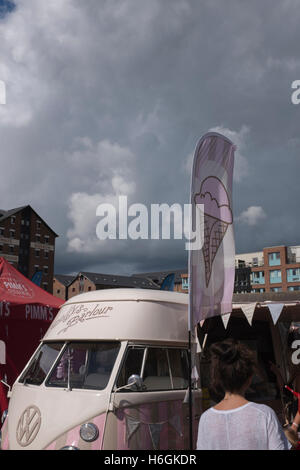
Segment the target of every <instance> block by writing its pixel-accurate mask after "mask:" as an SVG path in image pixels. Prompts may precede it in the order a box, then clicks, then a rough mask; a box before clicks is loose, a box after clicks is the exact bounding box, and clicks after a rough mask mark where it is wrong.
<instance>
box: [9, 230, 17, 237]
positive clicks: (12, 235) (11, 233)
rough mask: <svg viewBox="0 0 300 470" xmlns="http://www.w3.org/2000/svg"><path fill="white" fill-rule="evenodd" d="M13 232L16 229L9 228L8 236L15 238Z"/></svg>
mask: <svg viewBox="0 0 300 470" xmlns="http://www.w3.org/2000/svg"><path fill="white" fill-rule="evenodd" d="M15 233H16V231H15V230H14V229H12V228H11V229H10V231H9V236H10V238H15Z"/></svg>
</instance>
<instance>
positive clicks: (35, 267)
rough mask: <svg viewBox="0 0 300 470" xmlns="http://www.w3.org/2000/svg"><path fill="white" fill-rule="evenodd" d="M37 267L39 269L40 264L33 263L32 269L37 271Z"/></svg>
mask: <svg viewBox="0 0 300 470" xmlns="http://www.w3.org/2000/svg"><path fill="white" fill-rule="evenodd" d="M39 269H40V265H39V264H35V265H34V271H35V272H37V271H39Z"/></svg>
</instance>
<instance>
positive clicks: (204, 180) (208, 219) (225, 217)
mask: <svg viewBox="0 0 300 470" xmlns="http://www.w3.org/2000/svg"><path fill="white" fill-rule="evenodd" d="M234 150H235V146H234V144H233V142H231V141H230V140H229V139H228V138H227V137H225V136H224V135H221V134H219V133H216V132H209V133H207V134H205V135H204V136H203V137H202V138H201V139H200V140H199V142H198V145H197V147H196V150H195V155H194V161H193V170H192V181H191V199H190V200H191V204H192V206H193V207H192V213H193V214H197V213H199V212H197V211H200V212H201V217H202V224H203V225H202V226H201V229H202V231H203V235H204V237H203V238H202V246H201V247H199V249H194V250H190V251H189V295H190V300H189V327H190V329H191V328H192V327H194V326H195V325H196V324H197V323H199V322H201V321H202V320H203V319H206V318H209V317H212V316H216V315H223V314H226V313H230V312H231V311H232V294H233V288H234V277H235V243H234V232H233V213H232V180H233V165H234ZM195 222H196V216H195V215H192V228H193V230H194V229H195V227H196V226H197V224H196V223H195Z"/></svg>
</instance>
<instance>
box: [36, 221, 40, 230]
mask: <svg viewBox="0 0 300 470" xmlns="http://www.w3.org/2000/svg"><path fill="white" fill-rule="evenodd" d="M36 228H37V230H40V228H41V221H40V220H37V221H36Z"/></svg>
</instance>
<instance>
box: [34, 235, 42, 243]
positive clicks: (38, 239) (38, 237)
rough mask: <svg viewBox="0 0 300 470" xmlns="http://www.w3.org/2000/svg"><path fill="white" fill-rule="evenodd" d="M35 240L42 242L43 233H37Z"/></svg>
mask: <svg viewBox="0 0 300 470" xmlns="http://www.w3.org/2000/svg"><path fill="white" fill-rule="evenodd" d="M35 241H36V242H38V243H40V242H41V235H40V234H39V233H36V234H35Z"/></svg>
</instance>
